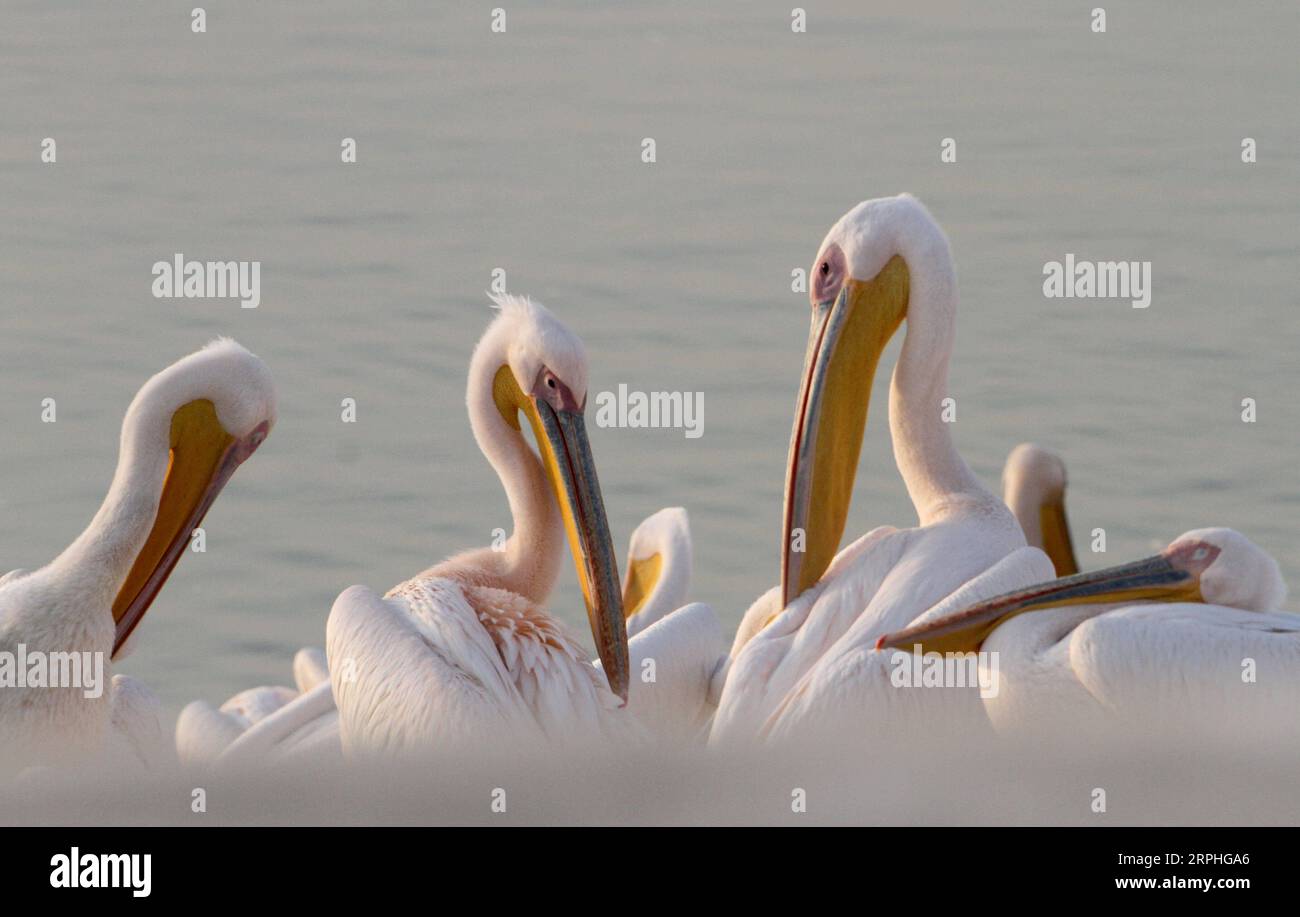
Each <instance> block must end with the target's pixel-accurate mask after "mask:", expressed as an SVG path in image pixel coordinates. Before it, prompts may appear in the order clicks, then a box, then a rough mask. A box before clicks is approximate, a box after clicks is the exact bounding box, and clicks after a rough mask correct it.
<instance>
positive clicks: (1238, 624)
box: [1037, 603, 1300, 736]
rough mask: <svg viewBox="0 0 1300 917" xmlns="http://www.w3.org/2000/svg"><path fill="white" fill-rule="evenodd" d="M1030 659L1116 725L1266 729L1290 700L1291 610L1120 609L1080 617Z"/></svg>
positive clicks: (1296, 674)
mask: <svg viewBox="0 0 1300 917" xmlns="http://www.w3.org/2000/svg"><path fill="white" fill-rule="evenodd" d="M1037 662H1038V663H1039V666H1040V669H1039V673H1040V677H1042V676H1043V675H1051V676H1055V677H1056V678H1062V679H1074V680H1077V681H1078V682H1079V684H1081V685H1082V686H1083V687H1084V688H1085V689H1086V690H1087V692H1088V694H1089V695H1090V696H1091V698H1093V699H1095V701H1096V703H1097V704H1098V705H1099V706H1100V707H1101V708H1103V709H1104V710H1106V711H1108V712H1110V713H1113V714H1116V715H1117V716H1118V718H1119V719H1120V720H1121V721H1127V722H1129V723H1133V724H1142V723H1147V724H1150V723H1156V722H1159V723H1162V724H1164V726H1165V728H1170V729H1191V730H1198V729H1204V728H1212V729H1214V730H1216V731H1218V730H1222V729H1227V728H1230V729H1233V730H1239V731H1241V732H1242V734H1244V735H1252V734H1253V735H1256V736H1270V735H1276V734H1277V733H1278V730H1279V726H1280V725H1282V724H1290V723H1294V722H1295V710H1296V705H1297V701H1300V616H1298V615H1294V614H1289V613H1287V612H1256V611H1243V610H1242V609H1239V608H1228V607H1225V606H1221V605H1203V604H1199V603H1178V604H1143V605H1130V606H1125V607H1123V608H1117V609H1115V610H1113V611H1109V612H1106V613H1104V614H1101V615H1098V616H1097V617H1095V618H1091V619H1089V620H1086V621H1084V622H1083V623H1082V624H1080V625H1079V626H1078V627H1076V628H1074V629H1073V630H1072V631H1071V632H1070V634H1069V636H1068V637H1067V638H1066V639H1065V640H1063V641H1061V643H1058V644H1056V645H1054V646H1052V647H1049V648H1048V649H1047V651H1046V652H1044V653H1042V654H1040V656H1039V658H1038V659H1037ZM1284 728H1291V729H1292V732H1294V729H1293V728H1292V727H1284Z"/></svg>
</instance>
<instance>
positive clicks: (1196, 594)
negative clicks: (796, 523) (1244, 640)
mask: <svg viewBox="0 0 1300 917" xmlns="http://www.w3.org/2000/svg"><path fill="white" fill-rule="evenodd" d="M1218 556H1219V548H1217V547H1215V546H1214V545H1212V544H1210V543H1209V542H1204V541H1197V542H1190V543H1188V542H1183V543H1180V544H1178V545H1177V546H1176V547H1173V548H1170V549H1167V550H1165V551H1164V552H1162V553H1160V554H1157V555H1155V556H1154V557H1147V558H1144V559H1142V560H1138V561H1134V562H1133V563H1128V564H1121V565H1120V566H1117V567H1109V568H1107V569H1105V570H1097V571H1095V572H1092V573H1078V574H1075V575H1074V576H1066V577H1062V578H1060V579H1055V580H1051V581H1049V582H1046V583H1039V584H1037V585H1034V586H1029V587H1027V588H1025V589H1018V590H1016V591H1014V592H1008V593H1006V594H1005V595H1000V596H997V597H996V598H992V599H988V600H987V601H984V602H980V603H978V604H976V605H972V606H970V607H969V608H964V609H962V610H961V611H956V612H953V613H952V614H950V615H945V616H944V617H942V618H939V619H937V620H934V621H930V622H927V623H925V624H919V625H916V626H914V627H909V628H907V629H905V630H901V631H898V632H897V633H893V634H885V635H884V636H883V637H881V638H880V639H879V640H877V641H876V649H878V650H881V649H904V650H907V649H913V648H915V647H916V646H918V645H919V646H920V647H921V651H922V652H926V653H968V652H975V651H976V650H978V649H979V648H980V646H981V645H982V644H983V643H984V640H985V639H986V638H987V637H988V635H989V634H991V633H992V632H993V631H994V629H996V628H997V627H999V626H1000V625H1002V624H1003V623H1004V622H1006V621H1008V620H1010V619H1011V618H1014V617H1015V616H1016V615H1020V614H1025V613H1026V612H1032V611H1041V610H1043V609H1046V608H1059V607H1060V606H1063V605H1097V606H1099V607H1098V609H1097V610H1098V613H1100V612H1101V611H1104V610H1105V609H1104V607H1100V606H1107V605H1113V604H1115V603H1123V602H1201V601H1204V599H1203V598H1202V596H1201V574H1202V573H1204V572H1205V570H1206V568H1207V567H1209V566H1210V564H1212V563H1214V559H1215V558H1216V557H1218Z"/></svg>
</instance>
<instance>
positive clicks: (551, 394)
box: [530, 366, 587, 414]
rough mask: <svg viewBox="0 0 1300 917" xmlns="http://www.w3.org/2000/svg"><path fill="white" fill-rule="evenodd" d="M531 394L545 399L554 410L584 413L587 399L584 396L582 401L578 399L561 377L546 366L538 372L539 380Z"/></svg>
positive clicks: (542, 399)
mask: <svg viewBox="0 0 1300 917" xmlns="http://www.w3.org/2000/svg"><path fill="white" fill-rule="evenodd" d="M530 394H531V395H532V396H533V397H534V398H537V399H539V400H541V401H545V402H546V403H547V404H549V405H550V406H551V408H552V409H553V410H556V411H570V412H572V413H574V414H581V413H582V409H583V408H584V407H585V406H586V400H587V399H586V398H585V397H584V398H583V400H582V401H578V399H577V398H576V397H575V396H574V394H573V392H572V391H571V390H570V389H569V387H568V386H567V385H565V384H564V383H563V382H561V381H560V377H559V376H557V375H556V374H555V373H553V372H551V371H550V370H549V369H547V368H546V367H545V366H543V367H542V371H541V372H539V373H538V374H537V381H536V382H535V383H534V384H533V390H532V392H531V393H530Z"/></svg>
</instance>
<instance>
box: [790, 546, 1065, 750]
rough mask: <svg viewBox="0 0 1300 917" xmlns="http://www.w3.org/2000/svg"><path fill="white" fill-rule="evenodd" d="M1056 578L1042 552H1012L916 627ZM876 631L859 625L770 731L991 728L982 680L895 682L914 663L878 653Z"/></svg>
mask: <svg viewBox="0 0 1300 917" xmlns="http://www.w3.org/2000/svg"><path fill="white" fill-rule="evenodd" d="M1052 575H1053V567H1052V562H1051V561H1050V560H1049V559H1048V557H1047V555H1046V554H1044V553H1043V552H1042V551H1040V550H1039V549H1038V548H1030V547H1024V548H1019V549H1017V550H1015V551H1012V552H1011V553H1010V554H1008V555H1007V556H1006V557H1004V558H1002V559H1001V560H999V561H998V562H997V563H995V564H994V565H993V566H991V567H989V568H988V569H987V570H985V571H983V572H982V573H980V574H978V575H977V576H975V577H973V578H971V579H970V580H968V581H967V582H966V583H964V584H962V585H961V586H960V587H959V588H957V589H956V590H954V591H953V592H952V593H950V594H949V595H947V596H946V597H945V598H943V599H942V600H940V601H939V602H936V603H935V604H934V605H933V606H932V607H931V608H929V609H928V610H926V611H925V612H923V613H922V614H921V615H920V616H918V618H917V619H916V621H917V622H918V623H919V622H920V621H922V620H929V619H931V618H936V617H941V616H943V615H945V614H947V613H949V612H950V611H953V610H955V609H958V608H962V607H965V606H966V605H969V604H973V603H975V602H979V601H982V600H984V599H987V598H991V597H992V596H995V595H1001V594H1002V593H1004V592H1007V591H1009V590H1011V589H1016V588H1019V587H1022V586H1026V585H1029V584H1031V583H1035V582H1040V581H1041V580H1042V578H1043V577H1051V576H1052ZM876 636H877V634H876V632H875V631H874V630H872V629H870V628H858V627H855V628H854V629H853V630H851V631H850V633H849V634H848V635H846V637H845V638H844V639H842V640H841V641H839V643H837V644H836V645H835V646H834V647H833V648H832V649H831V650H830V651H829V652H827V653H826V654H825V655H824V656H823V657H822V659H820V660H819V661H818V663H817V664H816V665H815V666H814V667H813V668H812V669H811V670H810V671H809V672H808V673H807V674H806V675H805V676H804V677H803V678H802V679H801V680H800V682H799V684H798V685H797V686H796V687H795V688H794V689H793V690H792V691H791V692H790V693H789V694H788V695H787V696H786V697H785V699H784V700H783V702H782V704H781V706H780V707H779V708H778V709H777V710H776V711H775V712H774V713H773V714H772V716H771V717H770V718H769V720H768V721H767V723H766V724H765V726H764V731H765V732H766V733H768V734H770V735H772V736H773V737H774V738H775V737H785V736H788V735H791V734H793V733H794V732H796V731H797V730H802V729H805V728H808V727H812V726H816V727H820V728H824V729H835V728H839V727H843V726H845V725H852V726H853V727H854V728H856V729H859V730H861V731H862V732H863V734H866V733H867V732H870V733H872V734H874V735H877V736H879V735H880V734H881V733H882V732H883V731H887V730H888V731H891V732H893V733H896V732H898V731H899V730H901V729H903V728H909V729H910V728H916V729H919V730H921V731H922V732H929V733H934V732H938V731H944V730H947V731H951V730H953V729H956V728H960V727H963V726H965V727H973V728H976V729H980V730H982V729H985V728H987V720H986V718H985V716H984V714H983V710H982V704H981V699H980V693H979V683H978V681H977V680H968V682H967V684H966V685H965V686H964V687H960V686H947V687H944V688H940V689H925V688H922V687H921V686H919V685H916V686H914V685H912V684H911V683H910V680H905V679H901V678H900V679H898V680H897V681H898V683H896V680H895V678H894V675H895V672H896V671H897V669H898V667H899V666H904V665H909V664H911V662H912V653H910V652H906V651H903V650H887V651H883V652H877V651H876V650H875V647H874V639H875V637H876Z"/></svg>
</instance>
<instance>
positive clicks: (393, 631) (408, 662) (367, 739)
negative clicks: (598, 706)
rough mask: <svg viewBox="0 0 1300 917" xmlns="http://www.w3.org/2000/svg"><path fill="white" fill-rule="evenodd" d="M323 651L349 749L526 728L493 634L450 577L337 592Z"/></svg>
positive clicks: (419, 744) (413, 745) (415, 745)
mask: <svg viewBox="0 0 1300 917" xmlns="http://www.w3.org/2000/svg"><path fill="white" fill-rule="evenodd" d="M326 653H327V655H328V658H329V672H330V680H331V683H332V684H333V686H334V698H335V701H336V702H337V704H338V709H339V727H340V733H341V736H342V741H343V748H344V750H345V751H347V752H351V751H360V750H377V749H384V750H389V751H403V750H414V749H427V748H430V747H433V748H439V747H444V746H447V745H451V744H459V743H462V742H464V741H465V740H467V739H469V740H480V741H481V740H484V739H486V738H488V737H489V736H491V735H494V734H498V735H499V734H500V733H501V732H502V731H507V732H509V731H517V732H521V733H524V734H528V733H529V732H530V731H531V728H530V727H531V724H532V722H533V721H532V718H531V716H529V711H528V710H527V708H526V706H525V705H524V703H523V701H522V699H521V697H520V695H519V692H518V691H517V690H516V688H515V685H514V684H513V682H512V679H511V678H510V673H509V672H508V671H507V669H506V666H505V663H504V662H503V661H502V658H501V654H500V653H499V652H498V651H497V648H496V645H495V644H494V643H493V641H492V637H491V636H490V635H489V634H488V633H487V631H486V630H485V629H484V627H483V625H482V623H481V622H480V621H479V618H478V615H477V614H476V612H475V610H474V608H473V607H472V606H471V605H470V603H469V601H468V600H467V599H466V597H465V594H464V592H463V590H462V588H461V586H460V585H459V584H458V583H455V582H453V581H451V580H446V579H437V578H434V579H425V580H418V581H411V583H408V584H404V585H403V586H399V587H398V588H397V589H395V590H393V592H392V593H390V594H389V597H386V598H380V597H379V596H378V595H377V594H375V593H374V592H373V591H371V590H370V589H367V588H366V587H364V586H353V587H351V588H349V589H347V590H345V591H344V592H343V593H342V594H341V595H340V596H339V597H338V599H337V600H336V601H335V602H334V607H333V608H332V609H331V611H330V616H329V623H328V624H327V626H326Z"/></svg>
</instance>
